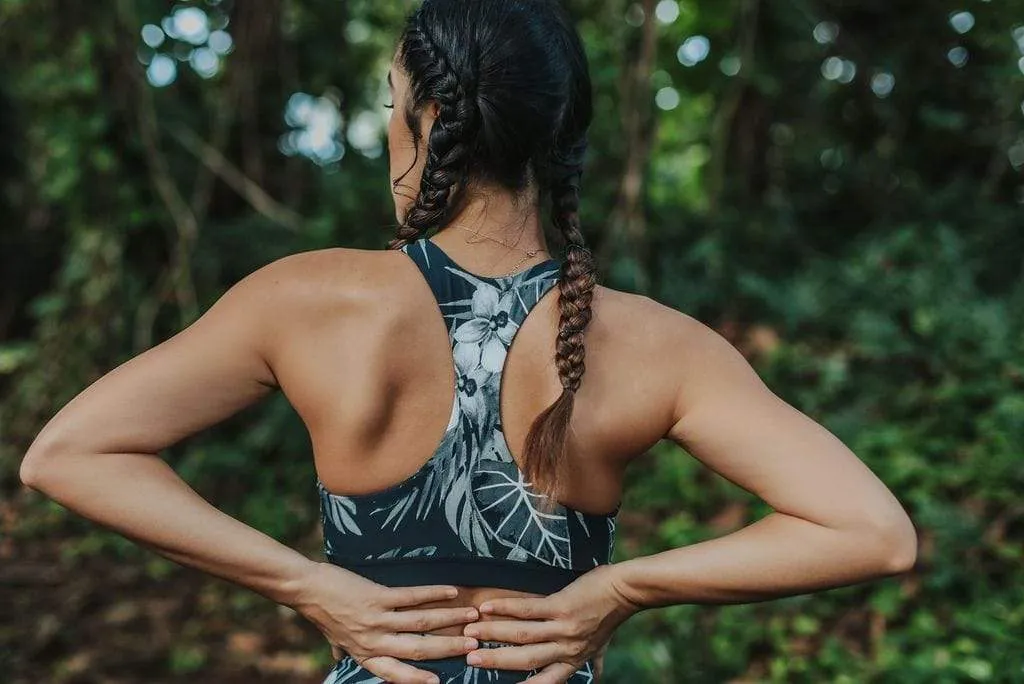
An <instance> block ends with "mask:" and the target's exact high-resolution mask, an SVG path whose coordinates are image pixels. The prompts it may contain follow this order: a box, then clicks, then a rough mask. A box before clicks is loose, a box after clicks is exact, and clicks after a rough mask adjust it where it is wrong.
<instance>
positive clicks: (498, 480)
mask: <svg viewBox="0 0 1024 684" xmlns="http://www.w3.org/2000/svg"><path fill="white" fill-rule="evenodd" d="M473 499H474V500H475V502H476V507H477V509H478V510H479V511H480V517H481V518H482V519H483V521H484V524H485V525H487V529H488V531H489V532H490V533H491V535H492V536H493V537H495V538H496V539H497V540H498V541H500V542H501V543H502V544H504V545H506V546H508V547H510V548H511V549H512V550H513V551H519V550H520V549H522V550H524V551H526V553H527V554H529V555H530V556H532V557H533V558H536V559H537V560H539V561H541V562H543V563H547V564H549V565H554V566H555V567H559V568H568V567H571V557H572V556H571V554H570V548H569V526H568V524H567V522H566V519H565V508H564V507H563V506H556V507H555V508H554V510H553V511H552V512H550V513H547V512H544V511H542V510H539V508H538V505H539V504H540V503H541V501H542V499H543V496H542V495H540V494H536V493H534V492H533V491H532V490H531V489H530V487H529V484H528V483H527V482H526V481H525V480H524V479H523V474H522V472H521V471H520V470H519V468H517V467H516V464H515V463H514V462H505V461H494V460H490V459H484V460H481V461H480V462H479V463H478V464H477V468H476V472H475V473H474V474H473Z"/></svg>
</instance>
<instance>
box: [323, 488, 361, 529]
mask: <svg viewBox="0 0 1024 684" xmlns="http://www.w3.org/2000/svg"><path fill="white" fill-rule="evenodd" d="M318 484H319V483H318ZM320 491H321V494H322V496H321V498H320V500H321V502H322V503H323V508H324V515H326V516H327V518H328V519H329V520H330V521H331V523H332V524H333V525H334V526H335V527H336V528H338V529H339V530H344V531H345V532H351V533H352V534H358V535H360V536H362V534H363V531H362V530H360V529H359V525H358V524H356V519H355V513H356V504H355V502H354V501H352V500H351V499H349V498H348V497H346V496H338V495H337V494H331V493H330V492H328V491H327V490H325V489H324V488H323V486H322V485H320Z"/></svg>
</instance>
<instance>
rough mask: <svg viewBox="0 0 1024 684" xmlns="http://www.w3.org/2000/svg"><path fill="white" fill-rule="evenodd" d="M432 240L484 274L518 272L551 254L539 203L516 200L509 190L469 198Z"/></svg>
mask: <svg viewBox="0 0 1024 684" xmlns="http://www.w3.org/2000/svg"><path fill="white" fill-rule="evenodd" d="M430 239H431V240H432V241H433V242H434V243H435V244H437V245H438V246H439V247H441V249H443V250H444V251H445V252H447V253H448V254H450V255H451V257H452V258H453V259H455V260H456V261H458V262H459V263H460V264H462V265H463V266H465V267H466V268H467V269H469V270H472V271H476V272H477V273H481V274H488V273H495V274H502V273H505V272H507V271H509V270H512V269H514V270H516V271H519V270H522V269H523V268H527V267H529V266H532V265H533V264H536V263H539V262H541V261H543V260H544V259H547V258H549V256H550V255H549V253H548V249H547V243H546V241H545V240H544V229H543V224H542V222H541V218H540V213H539V211H538V208H537V205H536V203H535V202H531V203H529V204H527V203H526V202H522V201H520V202H516V201H515V200H514V198H513V197H512V196H511V195H510V194H509V193H492V194H487V195H484V196H477V197H474V198H472V199H470V200H469V201H468V202H467V203H466V205H465V206H464V207H463V208H462V210H460V211H459V213H458V214H457V215H455V216H454V217H453V218H452V220H451V221H449V222H448V224H447V225H446V226H445V227H444V228H442V229H441V230H439V231H438V232H437V233H436V234H435V235H434V236H432V237H431V238H430ZM531 252H533V254H532V256H531V255H530V253H531Z"/></svg>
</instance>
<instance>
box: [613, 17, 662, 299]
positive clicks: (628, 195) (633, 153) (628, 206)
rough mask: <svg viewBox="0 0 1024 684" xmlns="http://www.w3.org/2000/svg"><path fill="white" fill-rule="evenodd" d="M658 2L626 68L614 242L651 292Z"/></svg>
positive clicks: (642, 285)
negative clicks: (649, 217) (648, 178)
mask: <svg viewBox="0 0 1024 684" xmlns="http://www.w3.org/2000/svg"><path fill="white" fill-rule="evenodd" d="M655 5H656V0H644V2H643V10H644V16H645V17H647V20H646V21H644V24H643V33H642V34H641V36H640V45H639V47H638V49H637V51H636V55H635V56H634V57H633V58H632V60H631V61H630V62H629V64H627V65H626V68H625V69H624V72H625V78H624V79H623V81H622V116H623V121H622V128H623V135H624V137H625V139H626V164H625V169H624V170H623V173H622V180H621V182H620V184H619V196H618V200H617V202H616V206H615V209H614V210H613V213H612V230H613V231H614V232H615V233H617V235H615V234H613V236H612V237H613V241H615V242H620V241H621V242H624V243H625V244H626V246H627V249H628V252H629V253H630V255H631V256H632V258H633V261H634V264H633V265H634V268H635V281H634V283H633V284H634V287H635V288H636V289H637V290H638V291H640V292H646V291H647V289H648V285H649V283H648V280H649V279H648V274H647V224H646V220H645V216H644V207H643V181H644V171H645V169H646V166H647V158H648V152H649V151H650V146H651V139H652V137H653V121H652V117H651V94H650V83H651V72H652V71H653V69H654V64H655V58H656V56H657V48H658V24H657V22H656V21H655V20H654V10H655ZM606 246H608V247H611V246H612V245H611V244H608V243H606Z"/></svg>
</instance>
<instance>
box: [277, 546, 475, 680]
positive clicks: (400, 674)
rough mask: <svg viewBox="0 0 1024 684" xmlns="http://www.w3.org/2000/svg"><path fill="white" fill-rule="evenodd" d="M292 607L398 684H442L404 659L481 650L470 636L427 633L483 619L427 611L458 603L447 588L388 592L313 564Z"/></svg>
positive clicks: (462, 612) (457, 611) (460, 610)
mask: <svg viewBox="0 0 1024 684" xmlns="http://www.w3.org/2000/svg"><path fill="white" fill-rule="evenodd" d="M300 583H301V584H300V588H299V590H298V592H297V596H298V598H297V600H296V601H295V602H294V603H293V604H292V607H293V608H294V609H295V610H297V611H298V612H299V613H300V614H301V615H302V616H303V617H305V618H306V619H307V620H309V621H310V622H312V623H313V624H314V625H316V626H317V628H319V629H320V631H321V632H322V633H323V635H324V637H325V638H326V639H327V641H328V643H330V644H331V652H332V653H333V654H335V655H337V654H338V653H339V649H342V650H344V651H345V652H346V653H348V655H350V656H351V657H352V658H353V659H354V660H355V661H356V663H358V664H359V665H360V666H361V667H362V668H363V669H365V670H367V671H369V672H372V673H373V674H375V675H377V676H378V677H380V678H381V679H384V680H385V681H388V682H395V683H396V684H437V682H438V678H437V677H436V676H435V675H434V674H432V673H430V672H427V671H426V670H420V669H418V668H416V667H413V666H412V665H410V664H408V663H404V662H402V661H401V660H398V659H399V658H405V659H408V660H427V659H433V658H446V657H450V656H464V655H466V654H467V653H468V652H470V651H472V650H473V649H475V648H477V640H476V639H473V638H470V637H465V636H438V635H435V634H423V633H424V632H429V631H431V630H435V629H439V628H442V627H450V626H454V625H465V624H467V623H470V622H475V621H476V620H478V619H479V613H478V612H477V610H476V609H475V608H472V607H465V606H463V607H457V608H448V607H445V608H437V607H435V608H429V607H427V608H424V607H423V606H424V604H428V603H432V602H434V601H444V600H450V599H453V598H455V597H456V596H457V595H458V589H457V588H456V587H453V586H446V585H430V586H420V587H386V586H383V585H380V584H377V583H376V582H372V581H370V580H368V579H366V578H364V577H361V576H360V575H357V574H356V573H354V572H351V571H348V570H345V569H344V568H340V567H338V566H335V565H332V564H330V563H325V562H318V561H311V565H310V566H309V568H308V570H307V572H306V573H305V574H304V576H303V577H302V578H301V580H300Z"/></svg>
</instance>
